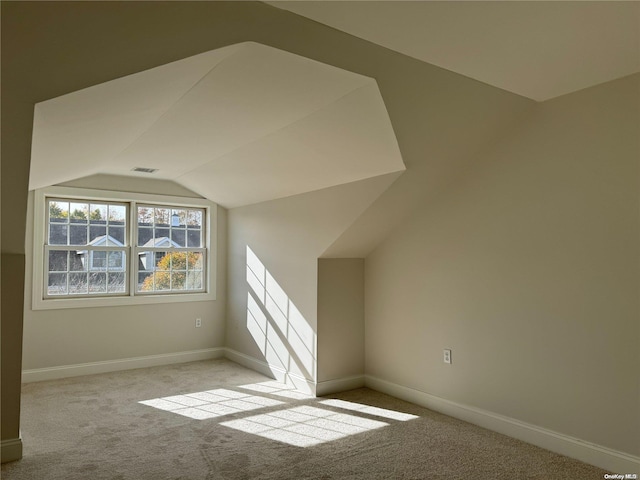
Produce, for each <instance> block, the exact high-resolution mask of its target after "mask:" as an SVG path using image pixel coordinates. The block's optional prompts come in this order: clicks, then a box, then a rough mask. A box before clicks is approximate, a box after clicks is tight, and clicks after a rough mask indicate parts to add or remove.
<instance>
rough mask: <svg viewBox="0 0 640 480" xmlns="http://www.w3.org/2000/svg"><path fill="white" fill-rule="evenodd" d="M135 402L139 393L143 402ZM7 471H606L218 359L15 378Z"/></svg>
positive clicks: (257, 474)
mask: <svg viewBox="0 0 640 480" xmlns="http://www.w3.org/2000/svg"><path fill="white" fill-rule="evenodd" d="M140 402H143V403H140ZM22 438H23V441H24V458H23V459H22V460H20V461H18V462H13V463H9V464H5V465H3V466H2V478H3V479H6V480H27V479H29V480H53V479H64V480H75V479H78V480H99V479H113V480H116V479H118V480H120V479H123V480H124V479H127V480H128V479H132V480H165V479H167V480H168V479H172V480H173V479H176V480H177V479H184V480H196V479H206V480H232V479H233V480H253V479H260V480H267V479H269V480H273V479H296V480H297V479H323V480H328V479H332V480H343V479H367V480H369V479H391V480H393V479H479V480H483V479H487V480H489V479H491V480H493V479H510V480H513V479H545V480H553V479H558V480H559V479H562V480H573V479H575V480H586V479H594V480H595V479H602V478H603V476H604V474H605V473H606V472H605V471H603V470H600V469H598V468H596V467H592V466H590V465H586V464H584V463H581V462H578V461H576V460H572V459H569V458H567V457H563V456H560V455H557V454H554V453H551V452H548V451H546V450H543V449H540V448H537V447H534V446H531V445H528V444H526V443H523V442H520V441H518V440H514V439H512V438H509V437H506V436H503V435H500V434H497V433H493V432H490V431H488V430H485V429H482V428H480V427H476V426H474V425H471V424H468V423H465V422H461V421H458V420H456V419H453V418H451V417H447V416H445V415H441V414H438V413H435V412H433V411H430V410H427V409H425V408H422V407H418V406H416V405H413V404H410V403H407V402H404V401H401V400H398V399H395V398H392V397H389V396H387V395H384V394H381V393H378V392H375V391H372V390H369V389H366V388H362V389H358V390H352V391H350V392H346V393H343V394H339V395H333V396H331V397H330V398H310V397H304V396H301V395H300V394H296V392H293V391H291V390H288V389H286V388H285V387H284V386H283V385H281V384H278V383H277V382H274V381H272V380H270V379H269V378H267V377H264V376H262V375H260V374H258V373H255V372H253V371H251V370H247V369H245V368H243V367H241V366H239V365H237V364H235V363H233V362H230V361H228V360H213V361H205V362H194V363H188V364H179V365H170V366H163V367H154V368H149V369H140V370H130V371H125V372H117V373H108V374H102V375H92V376H86V377H76V378H70V379H63V380H54V381H48V382H39V383H31V384H26V385H23V397H22Z"/></svg>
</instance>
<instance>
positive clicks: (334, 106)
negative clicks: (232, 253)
mask: <svg viewBox="0 0 640 480" xmlns="http://www.w3.org/2000/svg"><path fill="white" fill-rule="evenodd" d="M134 167H145V168H155V169H158V171H157V172H156V173H155V174H153V175H152V178H161V179H167V180H173V181H175V182H177V183H179V184H181V185H183V186H185V187H187V188H189V189H191V190H193V191H194V192H196V193H198V194H200V195H202V196H203V197H206V198H209V199H211V200H213V201H215V202H217V203H219V204H220V205H222V206H224V207H227V208H232V207H238V206H243V205H248V204H252V203H258V202H262V201H266V200H273V199H276V198H281V197H285V196H289V195H296V194H299V193H304V192H309V191H313V190H319V189H322V188H327V187H331V186H335V185H340V184H344V183H349V182H353V181H357V180H362V179H365V178H370V177H374V176H378V175H383V174H387V173H392V172H398V171H402V170H404V168H405V167H404V164H403V162H402V158H401V155H400V151H399V149H398V145H397V142H396V138H395V135H394V133H393V129H392V127H391V123H390V121H389V117H388V115H387V111H386V108H385V106H384V103H383V101H382V98H381V96H380V92H379V91H378V87H377V84H376V82H375V80H373V79H371V78H368V77H364V76H361V75H357V74H354V73H351V72H347V71H345V70H342V69H339V68H335V67H332V66H329V65H326V64H322V63H319V62H316V61H313V60H310V59H307V58H303V57H300V56H297V55H293V54H290V53H287V52H283V51H281V50H277V49H274V48H271V47H267V46H264V45H260V44H256V43H241V44H236V45H231V46H228V47H225V48H221V49H217V50H213V51H210V52H206V53H202V54H200V55H196V56H193V57H189V58H186V59H183V60H180V61H177V62H173V63H170V64H168V65H163V66H160V67H157V68H154V69H151V70H147V71H144V72H140V73H137V74H134V75H130V76H127V77H124V78H120V79H117V80H113V81H111V82H107V83H104V84H101V85H96V86H94V87H90V88H87V89H84V90H81V91H78V92H73V93H70V94H68V95H64V96H62V97H58V98H54V99H52V100H47V101H45V102H41V103H38V104H37V105H36V107H35V116H34V133H33V146H32V158H31V173H30V179H29V187H30V189H35V188H42V187H45V186H49V185H54V184H58V183H62V182H66V181H70V180H73V179H76V178H79V177H85V176H88V175H93V174H99V173H101V174H113V175H129V176H137V175H141V174H138V173H135V172H132V169H133V168H134Z"/></svg>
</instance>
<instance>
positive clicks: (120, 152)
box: [111, 42, 248, 171]
mask: <svg viewBox="0 0 640 480" xmlns="http://www.w3.org/2000/svg"><path fill="white" fill-rule="evenodd" d="M246 43H248V42H245V43H242V44H232V45H227V46H226V47H221V48H220V49H216V50H222V49H229V53H228V54H227V55H225V57H224V58H223V59H221V60H219V61H218V62H216V64H215V65H214V66H213V67H211V68H210V69H209V70H207V72H206V73H205V74H204V75H202V76H201V77H200V78H199V79H198V80H196V82H195V83H194V84H193V85H191V87H189V88H188V89H187V90H185V91H184V92H183V93H182V95H180V97H178V98H177V99H176V100H175V101H174V102H173V103H171V104H170V105H169V106H168V107H167V108H166V109H165V110H164V112H162V114H161V115H158V117H157V118H156V119H155V120H153V122H152V123H151V124H150V125H149V126H147V128H146V129H145V130H144V131H143V132H141V133H140V134H139V135H138V136H137V137H135V138H134V139H133V140H131V142H129V144H128V145H127V146H126V147H124V148H123V149H122V150H120V151H119V152H118V153H116V154H115V155H113V156H112V157H111V159H112V160H115V159H117V158H118V157H120V156H121V155H122V154H123V153H125V152H126V151H127V150H129V149H130V148H131V146H132V145H134V144H135V143H136V142H137V141H138V140H140V139H141V138H142V137H144V136H145V135H146V134H147V132H148V131H149V130H151V129H152V128H153V127H154V126H155V125H157V124H158V123H159V122H160V121H161V120H162V119H163V118H164V117H165V116H166V114H167V112H169V111H170V110H171V109H172V108H173V107H175V106H176V105H177V104H178V103H180V101H181V100H182V99H183V98H185V97H186V96H187V95H188V94H189V93H190V92H192V91H193V90H195V89H196V88H197V87H198V85H200V84H201V83H202V82H203V80H204V79H205V78H207V77H208V76H209V75H210V74H211V73H212V72H213V71H214V70H216V69H217V68H218V67H219V66H220V65H221V64H222V63H224V62H225V61H226V60H227V59H228V58H229V57H232V56H233V55H235V54H236V53H238V50H240V49H241V48H243V47H245V46H246ZM233 47H236V48H233ZM211 51H213V50H209V51H208V52H201V53H199V54H196V55H203V54H206V53H209V52H211ZM196 55H192V56H196ZM187 58H189V57H185V58H183V59H180V60H176V61H178V62H180V61H183V60H186V59H187ZM159 66H160V67H161V66H164V65H159ZM158 170H160V169H156V171H158Z"/></svg>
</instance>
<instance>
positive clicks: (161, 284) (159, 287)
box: [153, 272, 171, 292]
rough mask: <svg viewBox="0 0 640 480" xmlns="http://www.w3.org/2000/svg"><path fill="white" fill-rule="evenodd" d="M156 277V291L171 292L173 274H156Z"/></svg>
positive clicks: (154, 275)
mask: <svg viewBox="0 0 640 480" xmlns="http://www.w3.org/2000/svg"><path fill="white" fill-rule="evenodd" d="M153 277H154V286H155V290H156V291H157V292H158V291H163V290H169V289H170V288H171V273H170V272H155V273H154V274H153Z"/></svg>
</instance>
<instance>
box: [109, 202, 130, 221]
mask: <svg viewBox="0 0 640 480" xmlns="http://www.w3.org/2000/svg"><path fill="white" fill-rule="evenodd" d="M126 216H127V209H126V208H125V206H124V205H109V224H110V225H114V224H116V225H117V224H121V225H124V222H125V218H126Z"/></svg>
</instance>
